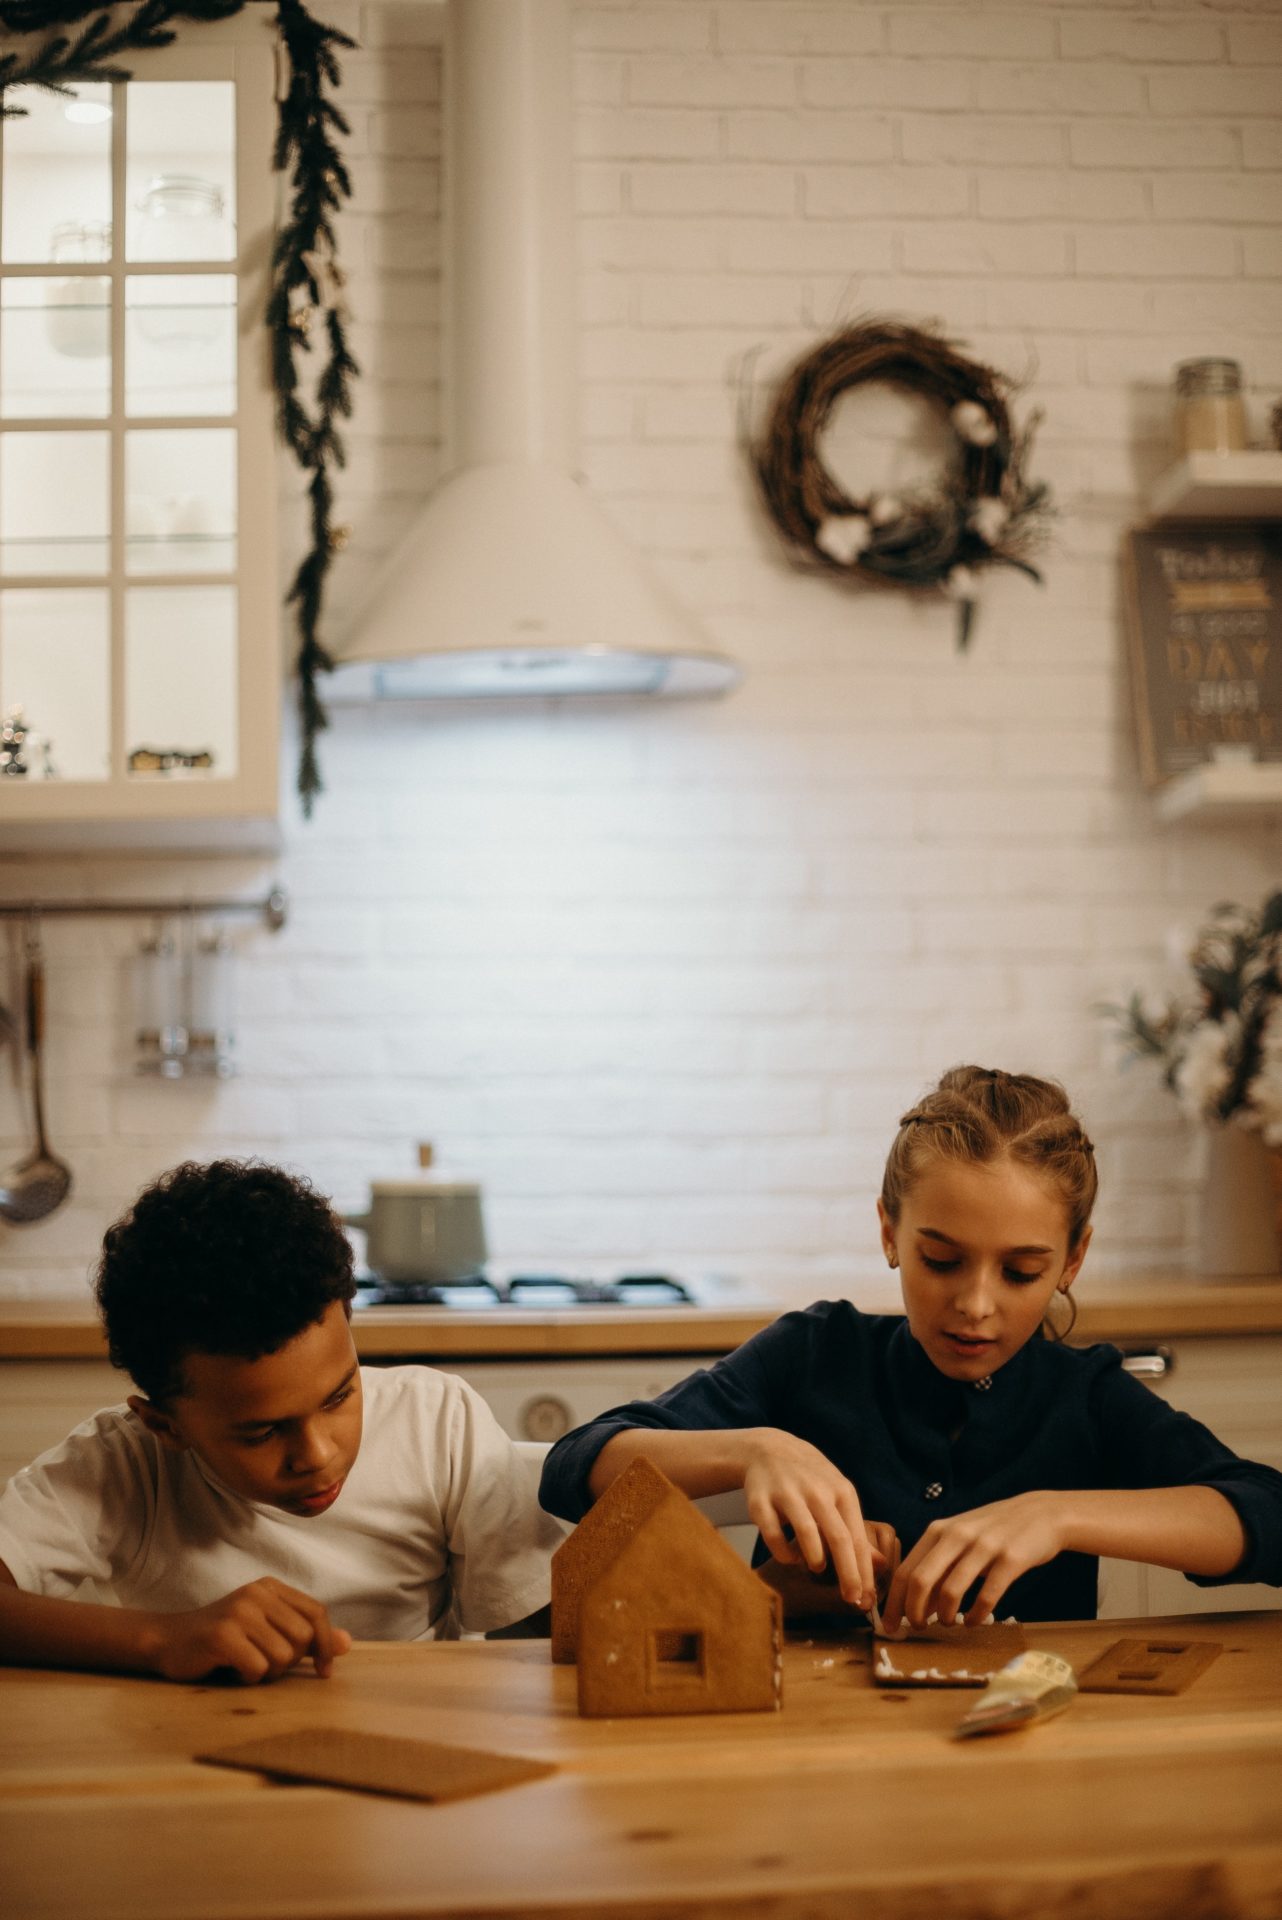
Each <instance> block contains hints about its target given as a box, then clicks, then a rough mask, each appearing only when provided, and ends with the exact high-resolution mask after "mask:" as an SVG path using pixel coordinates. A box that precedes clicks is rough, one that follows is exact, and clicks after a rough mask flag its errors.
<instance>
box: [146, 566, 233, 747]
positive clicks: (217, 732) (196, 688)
mask: <svg viewBox="0 0 1282 1920" xmlns="http://www.w3.org/2000/svg"><path fill="white" fill-rule="evenodd" d="M237 694H238V689H237V685H236V589H235V588H234V587H231V586H226V587H134V588H131V590H130V591H129V592H128V593H127V594H126V596H125V756H126V765H127V766H128V767H129V770H130V773H131V774H132V775H133V777H134V778H135V779H149V780H192V779H206V780H207V779H208V778H209V777H210V776H211V774H212V775H214V776H219V775H221V776H222V777H223V778H226V777H227V776H229V775H230V774H233V773H235V771H236V702H237Z"/></svg>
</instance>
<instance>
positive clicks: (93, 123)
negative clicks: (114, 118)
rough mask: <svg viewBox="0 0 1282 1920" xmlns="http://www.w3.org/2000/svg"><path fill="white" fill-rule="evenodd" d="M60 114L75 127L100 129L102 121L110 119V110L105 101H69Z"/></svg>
mask: <svg viewBox="0 0 1282 1920" xmlns="http://www.w3.org/2000/svg"><path fill="white" fill-rule="evenodd" d="M62 112H63V117H64V118H65V119H67V120H70V121H71V123H72V125H73V126H77V127H100V126H101V125H102V123H103V121H104V120H110V118H111V108H110V107H109V106H108V105H107V103H106V101H105V100H69V101H68V102H67V104H66V106H65V107H64V108H63V110H62Z"/></svg>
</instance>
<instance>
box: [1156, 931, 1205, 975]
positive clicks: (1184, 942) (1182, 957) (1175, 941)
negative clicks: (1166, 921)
mask: <svg viewBox="0 0 1282 1920" xmlns="http://www.w3.org/2000/svg"><path fill="white" fill-rule="evenodd" d="M1196 937H1197V936H1196V935H1195V934H1192V933H1190V932H1189V930H1188V928H1187V927H1169V928H1168V929H1167V934H1166V939H1165V940H1164V941H1163V943H1162V944H1163V946H1164V948H1165V950H1166V959H1167V964H1168V965H1169V966H1172V967H1178V968H1180V969H1181V970H1183V968H1185V967H1187V965H1188V963H1189V955H1190V954H1191V953H1192V951H1193V946H1194V942H1195V940H1196Z"/></svg>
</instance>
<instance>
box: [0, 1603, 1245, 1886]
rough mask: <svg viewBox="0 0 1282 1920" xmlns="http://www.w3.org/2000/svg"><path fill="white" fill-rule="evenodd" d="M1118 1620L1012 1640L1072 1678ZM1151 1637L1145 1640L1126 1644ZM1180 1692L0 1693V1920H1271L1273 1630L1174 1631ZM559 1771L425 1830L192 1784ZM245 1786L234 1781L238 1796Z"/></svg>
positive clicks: (95, 1687)
mask: <svg viewBox="0 0 1282 1920" xmlns="http://www.w3.org/2000/svg"><path fill="white" fill-rule="evenodd" d="M1119 1629H1120V1630H1122V1631H1125V1623H1120V1622H1117V1621H1105V1622H1099V1623H1091V1624H1089V1625H1087V1624H1076V1625H1068V1626H1048V1627H1037V1628H1034V1629H1030V1630H1029V1639H1030V1642H1031V1644H1033V1645H1034V1646H1039V1647H1044V1648H1046V1649H1047V1650H1048V1651H1050V1652H1054V1653H1060V1654H1062V1655H1064V1656H1065V1657H1066V1658H1068V1659H1070V1660H1071V1661H1072V1662H1073V1664H1074V1666H1076V1667H1083V1666H1085V1665H1087V1664H1088V1663H1089V1662H1090V1661H1091V1660H1092V1659H1094V1658H1096V1657H1097V1656H1098V1655H1099V1654H1101V1653H1102V1652H1104V1650H1105V1649H1106V1648H1107V1647H1108V1646H1110V1645H1111V1644H1112V1643H1113V1642H1115V1641H1116V1640H1117V1638H1118V1636H1119ZM1132 1630H1133V1631H1136V1632H1140V1633H1143V1634H1146V1635H1150V1636H1152V1635H1155V1634H1156V1632H1157V1631H1158V1627H1157V1623H1155V1622H1153V1621H1142V1622H1136V1623H1134V1627H1133V1629H1132ZM1178 1631H1179V1633H1180V1634H1181V1635H1188V1634H1192V1633H1196V1632H1198V1631H1204V1632H1206V1633H1208V1634H1213V1635H1214V1637H1215V1638H1216V1639H1217V1640H1219V1641H1220V1642H1221V1643H1222V1644H1223V1646H1224V1652H1223V1654H1222V1655H1221V1656H1220V1658H1219V1659H1218V1660H1217V1661H1216V1662H1215V1664H1214V1666H1213V1667H1211V1668H1210V1669H1209V1670H1208V1671H1207V1672H1205V1673H1204V1674H1202V1675H1201V1676H1200V1677H1199V1678H1198V1679H1197V1680H1196V1681H1194V1682H1193V1684H1192V1685H1191V1686H1190V1687H1189V1688H1188V1690H1187V1691H1186V1692H1184V1693H1182V1694H1179V1695H1176V1696H1172V1697H1163V1698H1137V1697H1135V1696H1132V1695H1121V1694H1083V1695H1080V1696H1079V1697H1078V1698H1077V1699H1076V1700H1074V1702H1073V1704H1072V1706H1071V1707H1070V1708H1069V1710H1068V1711H1067V1712H1066V1713H1065V1714H1062V1715H1061V1716H1060V1717H1059V1718H1058V1719H1056V1720H1053V1721H1050V1722H1048V1723H1047V1724H1045V1725H1043V1726H1037V1727H1032V1728H1029V1729H1026V1730H1023V1731H1020V1732H1018V1733H1013V1734H1009V1735H1005V1736H1002V1737H1000V1738H994V1739H991V1740H987V1741H976V1742H971V1743H958V1742H954V1741H953V1740H952V1739H951V1738H950V1737H949V1736H950V1733H951V1730H952V1727H953V1724H954V1722H955V1720H956V1718H957V1716H958V1713H959V1711H960V1708H961V1705H962V1703H963V1700H962V1697H960V1696H958V1695H957V1694H950V1693H947V1692H936V1691H930V1690H919V1691H916V1692H913V1693H908V1692H907V1691H905V1692H903V1693H899V1692H896V1691H894V1690H888V1689H881V1688H874V1687H873V1685H872V1683H871V1676H870V1672H869V1658H870V1644H869V1640H868V1638H867V1636H866V1635H859V1636H856V1637H853V1638H843V1639H837V1638H833V1639H825V1638H820V1637H815V1638H813V1639H809V1640H794V1641H792V1642H791V1643H790V1644H789V1645H788V1646H787V1647H786V1649H785V1659H784V1704H783V1711H782V1713H778V1714H759V1715H755V1714H754V1715H738V1714H736V1715H707V1716H704V1715H697V1716H692V1717H683V1718H681V1719H677V1720H649V1721H635V1720H629V1721H626V1722H624V1721H611V1720H583V1719H580V1717H579V1715H578V1713H577V1712H576V1710H575V1675H574V1670H573V1669H572V1668H567V1667H554V1666H553V1665H552V1663H551V1661H550V1658H549V1651H548V1646H547V1643H546V1642H532V1641H505V1642H494V1643H489V1642H467V1643H463V1644H452V1645H451V1644H439V1645H436V1644H419V1645H414V1646H386V1645H371V1644H363V1645H360V1646H358V1647H357V1648H356V1649H355V1650H354V1651H353V1652H352V1653H351V1654H349V1655H348V1656H347V1657H346V1658H345V1659H344V1660H341V1661H340V1662H339V1663H338V1666H337V1668H336V1671H335V1674H334V1677H333V1679H331V1680H329V1681H320V1680H317V1679H316V1678H314V1677H313V1676H311V1675H310V1674H308V1673H304V1672H299V1673H297V1674H295V1675H291V1676H289V1677H287V1678H286V1679H284V1680H282V1681H281V1682H279V1683H277V1684H276V1685H274V1686H271V1687H266V1688H254V1689H241V1688H233V1687H211V1686H174V1685H168V1684H166V1683H164V1682H160V1681H150V1680H142V1679H126V1678H114V1677H109V1676H86V1675H73V1674H64V1673H38V1672H33V1671H30V1670H10V1671H5V1672H0V1726H3V1729H4V1738H3V1741H2V1742H0V1906H3V1909H4V1911H5V1914H6V1916H7V1920H391V1917H392V1916H399V1917H400V1920H404V1917H405V1916H409V1915H421V1916H423V1917H424V1920H446V1917H450V1920H453V1917H455V1916H457V1920H464V1916H466V1917H467V1920H475V1916H478V1915H484V1916H487V1917H488V1920H496V1917H497V1916H514V1917H515V1916H522V1917H524V1916H530V1917H531V1920H571V1916H573V1920H711V1917H712V1916H727V1915H751V1916H754V1920H766V1917H767V1916H768V1917H769V1920H852V1916H857V1920H954V1917H956V1920H983V1917H984V1916H992V1920H1014V1917H1015V1916H1020V1915H1027V1916H1034V1915H1036V1916H1038V1920H1066V1917H1067V1916H1069V1915H1071V1916H1072V1920H1173V1917H1174V1916H1179V1920H1210V1916H1222V1917H1223V1920H1266V1916H1270V1915H1277V1914H1279V1913H1282V1613H1274V1614H1237V1615H1235V1614H1216V1615H1214V1616H1213V1617H1211V1616H1205V1617H1202V1618H1201V1619H1198V1618H1197V1617H1193V1618H1188V1617H1186V1618H1183V1619H1181V1620H1180V1621H1179V1623H1178ZM322 1725H324V1726H336V1727H340V1728H341V1727H348V1728H350V1729H352V1730H353V1731H355V1730H364V1731H375V1732H383V1733H387V1734H393V1735H401V1736H410V1737H415V1738H423V1739H431V1740H440V1741H454V1742H458V1743H459V1744H461V1745H465V1746H474V1747H486V1748H490V1749H493V1750H497V1751H499V1752H503V1753H511V1754H518V1755H520V1754H523V1755H526V1756H528V1757H530V1758H532V1759H541V1760H545V1761H548V1762H551V1763H552V1764H553V1765H555V1766H556V1768H557V1772H556V1773H555V1774H553V1775H551V1776H549V1777H548V1778H546V1779H542V1780H537V1781H534V1782H532V1783H531V1784H529V1785H527V1786H520V1787H514V1788H512V1789H510V1790H509V1791H507V1792H505V1793H503V1794H501V1795H495V1796H487V1797H485V1798H483V1799H476V1800H463V1801H457V1802H454V1803H451V1804H449V1805H446V1806H423V1805H416V1804H412V1803H409V1802H401V1801H394V1800H384V1799H379V1798H377V1797H375V1796H371V1795H368V1794H355V1793H343V1792H339V1791H336V1790H333V1789H328V1788H321V1787H311V1786H273V1785H264V1784H263V1783H262V1781H261V1780H260V1779H259V1778H258V1777H257V1776H255V1775H251V1774H245V1775H237V1774H234V1773H231V1772H229V1771H224V1770H219V1769H213V1768H205V1767H200V1766H197V1765H196V1764H195V1763H194V1761H193V1760H192V1758H191V1756H193V1755H194V1754H196V1753H197V1752H203V1751H208V1750H209V1749H210V1748H212V1747H217V1746H223V1745H231V1744H233V1743H234V1742H235V1741H237V1740H239V1739H248V1738H251V1737H263V1736H266V1735H269V1734H272V1733H277V1732H287V1731H293V1730H297V1729H300V1728H307V1727H308V1726H322ZM242 1783H243V1784H242Z"/></svg>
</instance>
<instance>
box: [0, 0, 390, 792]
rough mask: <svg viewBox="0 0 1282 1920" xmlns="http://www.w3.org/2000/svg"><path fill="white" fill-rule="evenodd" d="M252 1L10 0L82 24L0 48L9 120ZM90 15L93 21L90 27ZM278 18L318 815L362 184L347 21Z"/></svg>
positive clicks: (302, 571) (30, 23)
mask: <svg viewBox="0 0 1282 1920" xmlns="http://www.w3.org/2000/svg"><path fill="white" fill-rule="evenodd" d="M246 4H247V0H186V3H185V4H183V5H175V4H173V0H140V3H139V5H137V6H136V7H135V8H134V9H133V10H132V11H131V12H129V13H128V14H127V15H126V16H125V17H124V18H123V19H117V18H116V17H115V16H116V14H117V11H118V10H117V9H116V8H114V7H113V6H110V5H104V4H103V0H90V4H85V0H0V26H3V27H4V28H5V30H6V31H7V32H8V33H10V34H17V35H22V36H26V37H30V36H31V35H33V34H41V33H43V34H47V33H48V31H49V29H50V28H51V27H52V28H59V27H81V26H83V31H82V32H80V33H77V34H74V35H68V34H66V33H60V32H55V33H54V34H53V36H52V37H51V38H48V39H44V40H42V41H41V43H40V44H39V45H38V46H37V47H35V48H34V49H33V50H32V51H30V52H27V51H25V50H19V51H16V52H10V53H5V54H3V55H0V117H2V118H4V119H10V118H12V117H13V116H14V115H16V114H21V113H23V112H25V109H24V108H23V107H20V106H13V105H11V104H10V103H9V101H8V99H7V98H6V95H7V92H8V89H9V88H11V87H21V86H33V87H44V88H46V89H47V90H48V91H49V92H51V93H63V94H65V93H69V92H70V91H71V89H72V87H73V85H74V84H75V83H76V82H77V81H95V82H110V81H123V80H128V79H129V78H130V73H129V70H128V68H126V67H123V66H121V65H120V64H119V62H118V58H117V56H118V55H120V54H122V53H129V52H133V51H145V50H147V49H150V48H153V47H166V46H168V45H169V44H170V42H171V41H173V40H174V39H175V38H176V37H177V36H176V33H175V31H174V29H173V28H172V27H171V26H170V25H169V22H170V21H172V20H198V21H210V20H227V19H230V18H231V16H232V15H233V14H237V13H239V12H240V11H241V10H242V8H243V7H244V6H245V5H246ZM86 22H87V23H88V24H87V25H86V24H84V23H86ZM276 26H277V31H278V33H279V35H280V42H281V47H282V49H283V52H284V55H285V63H286V68H287V80H288V84H287V85H286V86H285V88H284V91H283V94H282V97H281V100H280V103H279V109H278V117H277V131H276V144H275V150H274V153H273V158H272V164H273V166H274V167H275V169H276V171H277V172H278V173H283V172H285V171H286V170H288V171H289V176H290V177H289V187H290V198H289V211H288V215H287V217H286V218H285V220H284V221H283V223H282V225H281V226H280V228H279V230H278V232H277V234H276V239H275V243H274V246H273V248H272V284H271V292H270V295H269V298H268V302H267V310H266V315H265V318H266V322H267V326H268V329H269V331H270V334H271V361H272V380H273V384H274V386H275V389H276V427H277V432H278V433H279V435H280V437H281V439H282V440H283V441H284V442H285V445H286V446H287V447H288V448H289V450H290V452H291V453H292V454H293V456H294V458H295V459H296V460H297V462H298V464H299V466H300V467H302V468H303V469H304V470H305V471H306V472H307V473H309V474H310V475H311V479H310V481H309V483H308V497H309V501H310V508H311V544H310V547H309V550H308V552H307V553H306V554H305V555H304V557H303V559H302V561H301V562H300V564H299V567H298V570H297V572H296V573H295V575H294V578H293V581H292V583H291V585H290V589H289V592H288V594H287V595H286V600H287V603H288V604H290V605H292V606H293V607H294V609H295V621H296V625H297V630H298V711H299V719H300V722H301V733H302V747H301V753H300V756H299V765H298V791H299V793H300V794H301V796H302V801H303V811H304V812H305V813H306V814H310V813H311V810H312V803H313V801H314V800H315V798H316V795H317V794H318V793H319V792H320V791H321V779H320V771H319V768H318V766H317V761H316V736H317V734H318V733H319V732H320V731H321V729H322V728H324V727H326V726H328V724H329V721H328V719H327V717H326V714H325V709H324V707H323V706H322V705H321V701H320V696H319V695H318V693H317V691H316V676H317V674H318V673H319V672H321V671H322V670H326V669H328V668H330V667H332V666H333V664H334V663H333V661H332V659H331V658H330V656H329V654H328V653H327V652H326V650H325V647H324V646H323V645H322V643H321V639H320V622H321V608H322V603H323V600H324V593H325V578H326V575H327V574H328V572H329V569H330V566H331V564H332V561H333V557H334V555H335V553H337V552H338V551H339V550H340V549H341V548H342V547H343V546H344V545H345V544H346V541H347V537H348V531H349V530H348V529H347V528H346V527H341V526H335V525H334V524H333V520H332V510H333V501H334V490H333V482H332V478H331V476H332V473H333V469H334V468H335V467H341V466H342V465H343V464H344V454H343V443H342V440H341V438H340V436H339V432H338V426H337V423H338V420H339V419H340V417H341V418H346V417H347V416H348V415H349V414H350V413H351V410H352V400H351V382H352V379H353V377H354V375H355V374H356V373H357V372H358V371H359V369H358V367H357V365H356V362H355V360H354V359H353V358H352V356H351V353H350V351H349V350H348V345H347V318H348V316H347V309H346V306H345V304H344V300H343V286H344V283H345V276H344V274H343V270H342V268H341V267H340V266H339V264H338V243H337V239H336V236H335V232H334V224H333V216H334V214H335V213H336V212H337V211H338V209H339V208H340V207H341V205H342V203H343V201H344V200H345V199H347V198H348V196H349V195H350V193H351V190H352V189H351V182H350V180H349V178H348V174H347V169H346V167H345V166H344V165H343V158H342V155H341V153H340V152H339V149H338V145H337V137H338V136H339V135H340V134H344V133H346V132H347V131H348V125H347V121H346V120H345V119H344V117H343V115H342V114H341V113H340V112H339V110H338V108H337V107H336V106H335V104H334V102H333V101H332V100H331V99H330V98H329V97H328V92H327V89H329V88H333V87H337V86H338V84H339V80H340V73H339V66H338V61H337V59H336V58H335V50H336V49H337V48H339V47H354V46H355V44H356V42H355V41H354V40H351V39H349V38H348V36H347V34H345V33H340V32H339V30H338V28H337V27H329V26H326V25H324V23H323V22H322V21H319V20H316V19H314V18H313V17H312V15H311V14H310V13H309V12H308V10H307V8H306V7H305V6H304V5H303V3H302V0H276ZM314 321H319V322H320V324H321V325H322V326H323V333H324V361H323V364H322V365H321V366H320V368H319V370H318V373H317V376H316V384H315V396H314V399H313V400H312V401H311V402H310V403H308V402H305V401H304V400H303V399H302V398H301V396H300V391H299V389H300V384H301V371H300V357H301V356H302V355H303V354H305V353H310V352H311V351H312V340H311V329H312V325H313V322H314Z"/></svg>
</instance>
